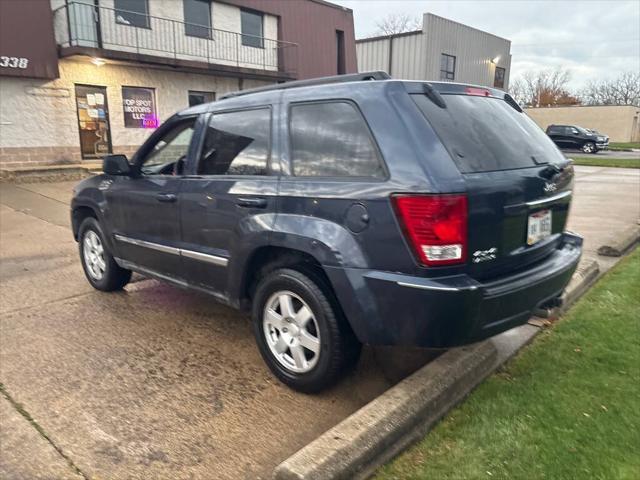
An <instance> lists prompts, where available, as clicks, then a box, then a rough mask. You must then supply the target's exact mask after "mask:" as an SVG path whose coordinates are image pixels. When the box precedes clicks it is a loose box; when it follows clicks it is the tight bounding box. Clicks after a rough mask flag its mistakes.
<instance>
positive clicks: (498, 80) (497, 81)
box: [493, 67, 505, 88]
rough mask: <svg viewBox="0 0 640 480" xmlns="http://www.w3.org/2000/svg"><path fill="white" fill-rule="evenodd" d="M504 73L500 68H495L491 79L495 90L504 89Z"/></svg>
mask: <svg viewBox="0 0 640 480" xmlns="http://www.w3.org/2000/svg"><path fill="white" fill-rule="evenodd" d="M504 73H505V70H504V68H502V67H496V74H495V76H494V77H493V86H494V87H496V88H504Z"/></svg>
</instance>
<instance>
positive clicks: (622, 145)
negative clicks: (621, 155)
mask: <svg viewBox="0 0 640 480" xmlns="http://www.w3.org/2000/svg"><path fill="white" fill-rule="evenodd" d="M632 148H640V142H627V143H620V142H614V143H610V144H609V149H610V150H614V151H615V150H630V149H632Z"/></svg>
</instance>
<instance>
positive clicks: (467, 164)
mask: <svg viewBox="0 0 640 480" xmlns="http://www.w3.org/2000/svg"><path fill="white" fill-rule="evenodd" d="M412 97H413V99H414V101H415V102H416V104H417V105H418V108H420V110H421V111H422V113H423V114H424V116H425V117H426V118H427V120H428V121H429V123H430V124H431V126H432V127H433V129H434V130H435V131H436V133H437V134H438V137H440V140H441V141H442V143H443V144H444V146H445V147H446V148H447V150H448V151H449V153H450V154H451V157H452V158H453V161H454V162H455V163H456V165H457V166H458V169H459V170H460V171H461V172H462V173H471V172H488V171H495V170H508V169H514V168H526V167H533V166H535V165H539V164H546V163H560V162H563V161H564V160H565V158H564V156H563V155H562V153H560V151H559V150H558V149H557V147H556V146H555V144H554V143H553V141H551V139H549V137H548V136H547V134H546V133H544V131H542V129H541V128H540V127H538V125H536V124H535V123H534V122H533V120H531V119H530V118H529V117H528V116H527V115H526V114H524V113H521V112H518V111H517V110H515V109H514V108H513V107H511V106H510V105H509V104H508V103H507V102H505V101H504V100H503V99H501V98H492V97H480V96H475V95H443V98H444V101H445V102H446V105H447V108H440V107H438V106H437V105H436V104H435V103H433V102H432V101H431V100H429V99H428V98H427V96H426V95H412Z"/></svg>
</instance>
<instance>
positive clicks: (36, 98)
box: [0, 58, 267, 166]
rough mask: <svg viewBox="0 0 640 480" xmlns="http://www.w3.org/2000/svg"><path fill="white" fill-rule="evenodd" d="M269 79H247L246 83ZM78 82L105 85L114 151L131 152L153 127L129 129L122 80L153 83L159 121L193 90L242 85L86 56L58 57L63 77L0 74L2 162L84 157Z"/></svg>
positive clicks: (136, 84)
mask: <svg viewBox="0 0 640 480" xmlns="http://www.w3.org/2000/svg"><path fill="white" fill-rule="evenodd" d="M266 83H267V82H260V81H251V82H249V81H245V82H244V88H250V87H253V86H259V85H265V84H266ZM75 84H86V85H95V86H104V87H106V88H107V102H108V107H109V119H110V128H111V140H112V144H113V151H114V153H127V154H129V155H130V154H131V153H133V151H135V148H137V146H139V145H140V144H141V143H142V142H143V141H144V140H145V139H146V138H147V137H148V136H149V135H150V134H151V132H152V131H153V130H151V129H142V128H125V126H124V114H123V110H122V86H123V85H124V86H133V87H149V88H155V94H156V110H157V114H158V117H159V118H160V120H161V121H164V120H166V119H167V118H168V117H170V116H171V115H172V114H173V113H175V112H176V111H178V110H182V109H184V108H186V107H187V106H188V93H187V92H188V91H189V90H197V91H213V92H216V95H217V96H218V97H219V96H220V95H223V94H225V93H228V92H231V91H235V90H238V79H235V78H224V77H215V76H212V75H201V74H191V73H181V72H176V71H170V70H162V69H151V68H144V67H136V66H124V65H115V64H106V65H103V66H100V67H99V66H96V65H94V64H92V63H91V62H90V61H89V59H88V58H79V59H63V60H60V78H59V79H56V80H53V81H42V80H37V79H21V78H11V77H0V149H1V150H0V163H2V164H4V165H16V166H18V165H21V164H23V163H36V162H38V163H59V162H73V161H78V160H79V159H80V139H79V133H78V118H77V112H76V105H75ZM47 159H49V160H47Z"/></svg>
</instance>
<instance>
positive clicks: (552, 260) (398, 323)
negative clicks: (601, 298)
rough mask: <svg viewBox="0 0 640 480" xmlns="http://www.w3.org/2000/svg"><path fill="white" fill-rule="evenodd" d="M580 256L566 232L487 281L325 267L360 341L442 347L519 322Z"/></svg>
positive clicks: (558, 286)
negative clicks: (518, 266) (540, 254)
mask: <svg viewBox="0 0 640 480" xmlns="http://www.w3.org/2000/svg"><path fill="white" fill-rule="evenodd" d="M581 254H582V238H581V237H580V236H577V235H574V234H571V233H565V234H563V237H562V242H561V244H560V246H559V247H558V249H556V250H555V251H554V253H552V254H551V255H550V256H549V257H547V258H545V259H544V260H543V261H542V262H540V263H537V264H536V265H534V266H532V267H531V268H528V269H527V270H525V271H521V272H518V273H515V274H513V275H509V276H506V277H501V278H499V279H496V280H492V281H489V282H484V283H482V282H478V281H476V280H474V279H473V278H471V277H469V276H468V275H455V276H450V277H441V278H424V277H412V276H406V275H401V274H397V273H391V272H379V271H371V270H362V269H338V268H326V271H327V274H328V275H329V278H330V279H331V281H332V283H333V286H334V288H335V291H336V294H337V296H338V299H339V301H340V303H341V305H342V308H343V310H344V312H345V314H346V316H347V318H348V319H349V322H350V324H351V326H352V328H353V330H354V332H355V334H356V335H357V336H358V338H359V339H360V341H362V342H363V343H368V344H373V345H413V346H421V347H434V348H445V347H451V346H456V345H463V344H466V343H471V342H474V341H477V340H481V339H483V338H487V337H490V336H492V335H495V334H497V333H500V332H502V331H504V330H508V329H510V328H513V327H515V326H517V325H521V324H523V323H525V322H526V321H527V320H528V319H529V318H530V317H531V314H532V312H533V311H534V310H535V309H536V308H537V307H538V306H539V305H541V304H543V303H545V302H547V301H549V300H551V299H553V298H556V297H558V296H559V295H561V294H562V292H563V290H564V288H565V287H566V285H567V284H568V283H569V280H570V279H571V276H572V275H573V272H574V271H575V269H576V267H577V266H578V262H579V261H580V256H581Z"/></svg>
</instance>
